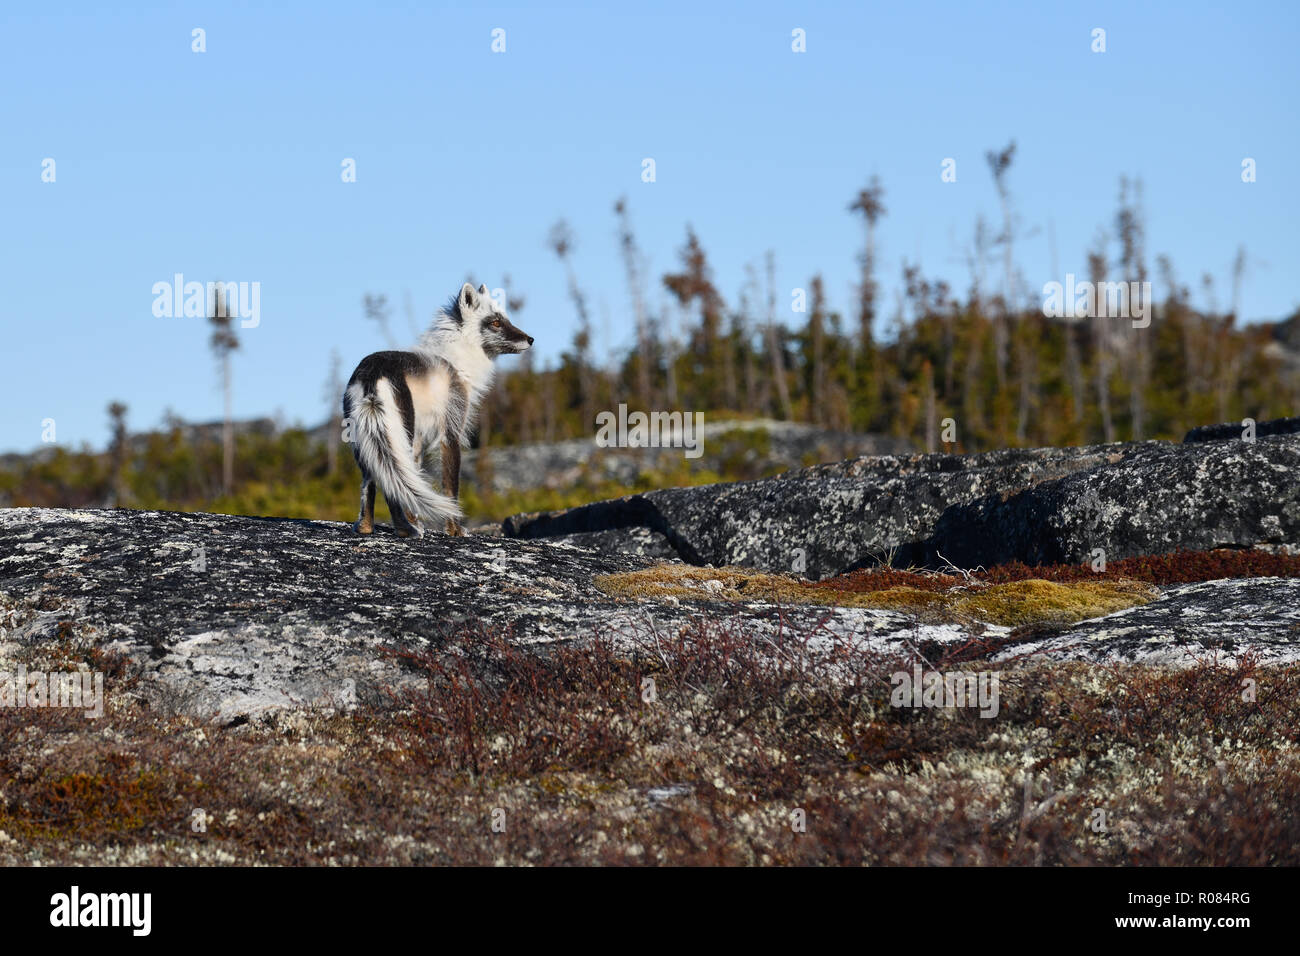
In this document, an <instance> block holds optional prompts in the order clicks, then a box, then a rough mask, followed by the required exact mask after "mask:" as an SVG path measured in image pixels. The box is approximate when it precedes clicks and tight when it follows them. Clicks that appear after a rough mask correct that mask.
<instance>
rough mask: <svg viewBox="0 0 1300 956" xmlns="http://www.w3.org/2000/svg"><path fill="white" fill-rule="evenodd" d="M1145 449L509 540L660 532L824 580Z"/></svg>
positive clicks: (875, 481)
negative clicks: (999, 499) (994, 503)
mask: <svg viewBox="0 0 1300 956" xmlns="http://www.w3.org/2000/svg"><path fill="white" fill-rule="evenodd" d="M1141 447H1143V445H1142V444H1136V445H1105V446H1098V447H1091V448H1038V449H1006V450H1001V451H994V452H987V453H984V454H978V455H905V456H884V457H873V458H856V459H852V460H850V461H844V462H837V463H835V464H829V465H817V466H814V467H811V468H801V469H797V470H795V471H791V472H787V473H785V474H782V475H779V476H777V477H775V478H767V479H761V480H758V481H746V482H733V483H729V484H719V485H704V486H698V487H693V488H670V489H666V490H663V491H651V492H647V493H645V494H641V495H632V496H629V497H626V498H619V499H615V500H612V501H602V502H596V503H594V504H590V505H584V506H582V507H578V508H570V509H567V510H565V511H558V512H548V513H543V514H536V515H516V516H515V517H513V518H510V519H508V520H507V521H506V522H505V525H504V529H505V533H506V535H507V536H510V537H517V538H544V537H557V536H566V535H572V534H578V533H590V532H595V531H618V530H620V529H631V528H648V529H650V530H652V531H655V532H657V533H658V534H660V535H662V536H663V538H664V540H666V541H667V543H668V544H670V545H671V546H672V547H673V548H674V549H675V551H676V553H677V555H678V556H679V557H680V558H681V559H682V560H684V561H687V562H689V563H691V564H701V565H704V564H711V565H714V566H721V565H738V566H740V567H752V568H758V569H761V570H765V571H774V572H789V571H795V572H798V573H801V574H804V575H806V576H808V577H811V578H823V577H828V576H830V575H832V574H838V573H840V572H843V571H846V570H849V569H851V568H854V567H861V566H863V565H867V564H875V563H880V562H887V561H888V560H889V559H890V558H891V557H893V558H895V559H897V558H898V557H899V554H898V552H899V551H900V549H909V548H910V549H915V548H916V547H917V545H918V544H919V543H920V542H922V541H924V540H925V539H926V538H927V537H928V536H929V534H930V533H931V531H932V529H933V528H934V526H935V524H936V523H937V522H938V520H939V518H940V516H941V515H942V514H943V513H944V511H946V510H947V509H948V508H950V507H952V506H953V505H954V504H957V503H963V502H971V501H978V500H980V499H984V498H989V497H995V496H1001V495H1005V494H1008V493H1011V492H1014V491H1019V490H1022V489H1024V488H1028V487H1030V486H1032V485H1034V484H1036V483H1039V482H1043V481H1048V480H1051V479H1053V478H1057V477H1060V476H1062V475H1066V474H1069V473H1071V472H1073V471H1077V470H1079V469H1084V468H1090V467H1096V466H1099V465H1103V464H1106V463H1110V462H1113V461H1119V460H1122V459H1123V458H1124V457H1125V456H1126V455H1129V454H1132V453H1133V452H1134V451H1135V450H1136V449H1138V448H1141Z"/></svg>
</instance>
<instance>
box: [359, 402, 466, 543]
mask: <svg viewBox="0 0 1300 956" xmlns="http://www.w3.org/2000/svg"><path fill="white" fill-rule="evenodd" d="M348 406H349V414H350V415H351V416H352V444H353V446H354V447H355V448H356V452H357V457H358V458H359V459H360V461H361V465H362V467H363V468H365V470H366V471H367V472H368V473H369V474H370V476H371V477H373V478H374V480H375V481H376V482H378V483H379V489H380V490H381V491H382V492H383V493H384V498H386V499H387V500H388V501H389V502H390V503H392V502H396V503H397V506H398V507H399V508H401V509H402V510H403V511H404V512H406V514H407V515H408V516H422V517H428V518H432V519H435V520H438V521H447V520H457V519H459V518H460V508H459V506H458V505H457V504H456V502H455V501H454V500H453V499H451V498H448V497H447V496H446V495H444V494H440V493H438V492H436V491H434V490H433V488H431V487H430V486H429V479H428V476H427V475H425V473H424V469H422V468H421V467H420V463H419V462H417V461H416V460H415V454H414V452H413V451H412V450H411V442H410V440H409V439H408V438H407V435H406V426H405V424H403V422H402V413H401V411H400V410H399V409H398V407H397V400H396V398H395V396H394V395H393V386H392V384H391V383H390V382H389V381H388V380H387V379H385V378H380V379H379V380H378V381H377V382H375V391H374V392H373V393H371V394H367V393H366V392H365V390H364V389H363V388H362V387H361V385H360V384H359V383H354V384H353V385H352V386H351V387H350V388H349V389H348Z"/></svg>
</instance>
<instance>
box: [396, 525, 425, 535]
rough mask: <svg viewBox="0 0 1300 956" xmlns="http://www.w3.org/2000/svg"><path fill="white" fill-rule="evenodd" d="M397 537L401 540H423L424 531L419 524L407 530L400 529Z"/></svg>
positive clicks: (410, 526) (406, 528)
mask: <svg viewBox="0 0 1300 956" xmlns="http://www.w3.org/2000/svg"><path fill="white" fill-rule="evenodd" d="M397 536H398V537H399V538H423V537H424V529H423V528H421V527H420V526H419V525H418V524H412V525H409V526H408V527H405V528H398V529H397Z"/></svg>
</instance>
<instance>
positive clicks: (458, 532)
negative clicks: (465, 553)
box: [447, 519, 465, 538]
mask: <svg viewBox="0 0 1300 956" xmlns="http://www.w3.org/2000/svg"><path fill="white" fill-rule="evenodd" d="M447 533H448V534H449V535H451V536H452V537H453V538H463V537H465V529H464V528H462V527H461V526H460V525H458V524H457V523H456V522H455V521H453V520H451V519H448V520H447Z"/></svg>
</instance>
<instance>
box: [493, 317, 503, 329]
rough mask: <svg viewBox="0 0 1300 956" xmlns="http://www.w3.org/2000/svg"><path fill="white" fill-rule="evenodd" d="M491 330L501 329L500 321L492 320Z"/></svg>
mask: <svg viewBox="0 0 1300 956" xmlns="http://www.w3.org/2000/svg"><path fill="white" fill-rule="evenodd" d="M492 328H494V329H499V328H501V320H500V319H493V320H492Z"/></svg>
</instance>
